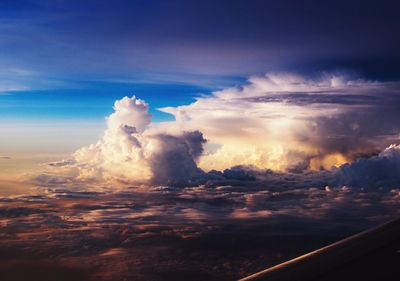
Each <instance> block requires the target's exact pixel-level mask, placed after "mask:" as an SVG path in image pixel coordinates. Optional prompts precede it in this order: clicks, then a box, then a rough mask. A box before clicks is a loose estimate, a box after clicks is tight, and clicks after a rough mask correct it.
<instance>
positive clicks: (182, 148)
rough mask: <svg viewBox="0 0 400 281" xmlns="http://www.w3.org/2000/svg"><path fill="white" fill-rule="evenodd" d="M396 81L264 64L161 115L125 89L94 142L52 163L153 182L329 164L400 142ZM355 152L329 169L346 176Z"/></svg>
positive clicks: (75, 173) (80, 173) (84, 173)
mask: <svg viewBox="0 0 400 281" xmlns="http://www.w3.org/2000/svg"><path fill="white" fill-rule="evenodd" d="M399 86H400V85H399V83H397V82H377V81H366V80H360V79H348V78H346V77H345V76H337V75H328V74H321V75H320V76H318V77H314V78H305V77H302V76H298V75H293V74H274V73H272V74H267V75H265V76H262V77H251V78H250V79H249V83H248V84H246V85H244V86H241V87H234V88H228V89H224V90H221V91H217V92H214V93H212V94H210V95H207V96H202V97H199V98H197V100H196V101H195V102H194V103H191V104H188V105H182V106H177V107H166V108H161V109H160V110H161V111H163V112H167V113H170V114H172V115H174V116H175V120H174V121H170V122H160V123H155V122H151V115H150V114H149V112H148V105H147V104H146V103H145V102H144V101H142V100H140V99H137V98H135V97H132V98H128V97H124V98H123V99H121V100H118V101H116V102H115V105H114V110H115V112H114V113H112V114H111V115H110V116H109V117H108V118H107V129H106V131H105V132H104V135H103V137H102V138H101V139H100V140H99V141H98V142H97V143H96V144H93V145H90V146H88V147H84V148H81V149H79V150H78V151H77V152H76V153H75V154H74V159H73V160H72V161H68V162H65V163H67V164H68V165H64V164H65V163H64V162H63V163H58V164H57V165H54V164H53V167H55V166H59V167H60V168H61V167H63V169H64V170H66V169H69V175H72V177H74V178H78V179H85V180H90V179H102V180H105V179H106V180H110V179H113V180H117V181H120V182H138V183H153V184H187V183H189V182H191V181H193V180H194V182H196V179H199V178H203V179H206V178H207V177H210V176H211V177H212V175H213V174H212V173H211V174H210V173H209V174H206V173H207V172H208V171H211V170H217V171H223V170H225V169H229V168H231V167H234V166H240V165H241V166H251V167H253V168H255V169H271V170H274V171H279V172H280V173H286V172H290V173H300V172H303V171H309V170H312V171H320V170H330V169H332V168H334V167H337V168H338V167H340V166H341V165H343V164H345V163H351V162H354V161H356V160H357V159H358V158H360V157H366V158H368V157H371V156H374V155H378V153H379V152H380V151H382V150H384V149H385V148H386V147H388V146H389V145H390V144H393V143H398V142H399V139H400V125H399V122H398V120H400V110H399V108H400V87H399ZM206 139H207V142H206ZM392 150H393V147H392V148H391V151H392ZM385 153H387V152H385ZM380 156H381V154H380ZM380 156H379V157H380ZM374 159H375V158H374ZM379 159H380V158H379ZM360 161H361V162H357V161H356V162H355V164H354V165H355V166H351V169H350V170H349V169H348V168H346V167H347V166H343V167H342V168H341V170H340V171H342V172H341V173H340V175H339V173H338V174H337V175H336V178H338V177H339V178H341V179H342V180H341V182H342V183H343V184H346V182H350V181H351V180H349V179H350V178H351V179H353V178H354V177H355V176H354V175H353V174H352V173H357V172H355V171H356V170H357V171H359V170H360V169H364V168H361V167H362V163H363V162H362V161H363V160H360ZM385 161H386V160H385ZM368 163H370V162H368ZM368 165H370V164H368ZM66 166H68V167H66ZM368 167H369V166H368ZM346 169H347V170H346ZM365 169H367V168H365ZM350 174H351V175H350Z"/></svg>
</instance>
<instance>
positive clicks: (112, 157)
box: [50, 97, 206, 184]
mask: <svg viewBox="0 0 400 281" xmlns="http://www.w3.org/2000/svg"><path fill="white" fill-rule="evenodd" d="M150 124H151V115H150V114H149V112H148V104H146V103H145V102H144V101H142V100H140V99H137V98H136V97H131V98H128V97H124V98H122V99H121V100H118V101H116V102H115V104H114V113H112V114H111V115H110V116H108V117H107V128H106V130H105V132H104V135H103V137H102V138H101V139H100V140H99V141H98V142H97V143H96V144H92V145H89V146H87V147H83V148H81V149H79V150H78V151H76V152H75V153H74V155H73V159H69V160H63V161H60V162H56V163H50V165H51V166H53V167H58V168H61V169H60V171H64V172H65V173H66V176H67V177H68V178H70V177H72V178H75V179H76V180H78V181H79V180H81V181H93V180H98V181H103V182H104V183H108V182H110V181H117V182H126V183H139V184H140V183H153V184H161V183H163V184H182V183H187V181H188V180H189V179H191V178H193V177H195V176H196V175H198V174H201V173H203V172H202V171H201V170H200V169H199V168H197V165H196V161H197V160H198V158H199V156H200V155H201V154H202V152H203V144H204V143H205V142H206V140H205V139H204V138H203V135H202V134H201V133H200V132H199V131H177V132H175V133H171V132H166V131H164V130H154V129H153V130H151V129H150V128H149V127H150Z"/></svg>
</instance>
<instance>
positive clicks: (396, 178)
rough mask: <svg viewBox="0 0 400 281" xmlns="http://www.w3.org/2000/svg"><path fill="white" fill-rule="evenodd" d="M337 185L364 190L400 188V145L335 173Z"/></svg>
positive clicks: (357, 161)
mask: <svg viewBox="0 0 400 281" xmlns="http://www.w3.org/2000/svg"><path fill="white" fill-rule="evenodd" d="M334 173H335V179H336V184H339V185H344V184H345V185H349V186H354V187H363V188H379V187H384V188H400V145H391V146H389V147H388V148H386V149H385V150H383V151H382V152H381V153H379V154H378V155H377V156H373V157H370V158H361V159H358V160H356V161H355V162H353V163H351V164H344V165H342V166H341V167H340V168H339V169H337V170H336V171H334Z"/></svg>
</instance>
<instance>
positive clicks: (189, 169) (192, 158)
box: [150, 131, 206, 185]
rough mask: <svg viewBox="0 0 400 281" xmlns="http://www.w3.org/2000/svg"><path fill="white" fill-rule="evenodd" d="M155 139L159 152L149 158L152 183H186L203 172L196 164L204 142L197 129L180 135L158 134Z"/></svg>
mask: <svg viewBox="0 0 400 281" xmlns="http://www.w3.org/2000/svg"><path fill="white" fill-rule="evenodd" d="M157 140H158V141H159V152H158V153H156V154H155V155H153V157H152V159H151V160H150V162H151V163H150V166H151V169H152V171H153V175H154V176H153V179H152V182H153V183H155V184H171V185H176V184H178V185H180V184H187V182H188V181H189V180H190V179H193V178H196V177H199V176H201V175H202V174H203V173H204V172H203V171H201V170H200V169H199V168H198V167H197V164H196V161H197V159H198V158H199V157H200V155H201V154H202V153H203V144H204V143H205V142H206V140H205V139H204V138H203V135H202V134H201V133H200V132H199V131H194V132H184V133H183V134H182V135H181V136H172V135H158V136H157Z"/></svg>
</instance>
